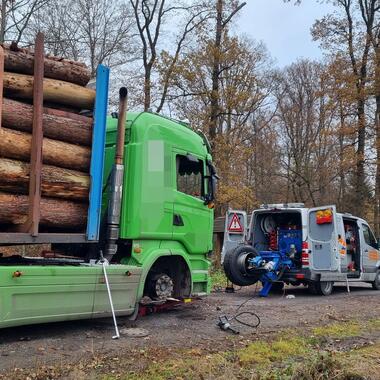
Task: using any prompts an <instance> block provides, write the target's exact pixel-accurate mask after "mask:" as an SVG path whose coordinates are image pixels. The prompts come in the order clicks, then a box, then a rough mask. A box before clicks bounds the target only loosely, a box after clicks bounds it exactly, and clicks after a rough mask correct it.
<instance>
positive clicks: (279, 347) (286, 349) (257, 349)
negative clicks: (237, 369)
mask: <svg viewBox="0 0 380 380" xmlns="http://www.w3.org/2000/svg"><path fill="white" fill-rule="evenodd" d="M309 349H310V348H309V347H308V345H307V342H306V340H305V339H304V338H302V337H293V338H288V337H281V338H280V339H278V340H275V341H273V342H265V341H257V342H253V343H251V344H250V345H248V347H245V348H244V349H241V350H239V352H238V358H239V361H240V363H241V364H242V365H246V364H248V363H256V364H270V363H271V362H276V361H281V360H286V359H288V358H289V357H294V356H301V355H304V354H305V353H306V352H307V351H308V350H309Z"/></svg>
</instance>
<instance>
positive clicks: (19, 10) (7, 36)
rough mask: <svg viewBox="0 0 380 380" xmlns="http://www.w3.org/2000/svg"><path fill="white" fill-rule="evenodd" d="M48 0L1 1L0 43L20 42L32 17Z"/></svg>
mask: <svg viewBox="0 0 380 380" xmlns="http://www.w3.org/2000/svg"><path fill="white" fill-rule="evenodd" d="M49 2H50V0H2V1H1V23H0V42H1V43H3V42H6V41H16V43H19V42H20V41H22V38H23V36H24V32H25V31H26V29H27V28H28V27H29V24H30V21H31V18H32V16H33V15H34V14H35V13H36V12H38V11H39V10H40V9H42V8H44V7H45V6H47V4H48V3H49Z"/></svg>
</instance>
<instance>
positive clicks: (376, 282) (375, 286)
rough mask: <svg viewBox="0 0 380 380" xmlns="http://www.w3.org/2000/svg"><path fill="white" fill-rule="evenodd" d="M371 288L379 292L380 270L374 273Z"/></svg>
mask: <svg viewBox="0 0 380 380" xmlns="http://www.w3.org/2000/svg"><path fill="white" fill-rule="evenodd" d="M372 288H373V289H375V290H380V270H378V271H377V272H376V277H375V280H374V281H372Z"/></svg>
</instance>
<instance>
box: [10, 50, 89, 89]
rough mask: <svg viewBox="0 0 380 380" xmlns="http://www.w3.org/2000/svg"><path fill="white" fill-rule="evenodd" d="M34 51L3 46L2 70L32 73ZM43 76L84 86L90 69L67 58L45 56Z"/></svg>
mask: <svg viewBox="0 0 380 380" xmlns="http://www.w3.org/2000/svg"><path fill="white" fill-rule="evenodd" d="M33 66H34V53H32V52H29V51H27V50H24V49H18V51H13V50H11V48H9V47H7V46H5V47H4V70H5V71H10V72H15V73H19V74H28V75H33ZM44 76H45V77H46V78H52V79H59V80H63V81H66V82H71V83H75V84H78V85H80V86H86V84H87V83H88V81H89V80H90V77H91V74H90V70H89V69H88V68H87V67H86V66H85V65H83V64H81V63H79V62H75V61H69V60H67V59H60V60H58V59H56V58H53V57H49V56H47V57H45V61H44Z"/></svg>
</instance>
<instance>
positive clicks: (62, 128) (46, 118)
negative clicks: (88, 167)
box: [2, 98, 93, 146]
mask: <svg viewBox="0 0 380 380" xmlns="http://www.w3.org/2000/svg"><path fill="white" fill-rule="evenodd" d="M92 123H93V119H92V118H90V117H86V116H82V115H77V114H74V113H71V112H65V111H59V110H55V109H53V108H46V107H45V108H44V115H43V131H44V136H46V137H49V138H52V139H55V140H60V141H66V142H69V143H73V144H80V145H87V146H91V137H92ZM32 124H33V107H32V106H31V105H29V104H25V103H21V102H18V101H16V100H11V99H6V98H4V99H3V113H2V126H4V127H6V128H11V129H17V130H19V131H24V132H32Z"/></svg>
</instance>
